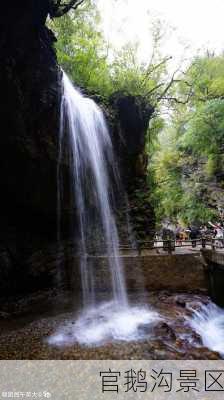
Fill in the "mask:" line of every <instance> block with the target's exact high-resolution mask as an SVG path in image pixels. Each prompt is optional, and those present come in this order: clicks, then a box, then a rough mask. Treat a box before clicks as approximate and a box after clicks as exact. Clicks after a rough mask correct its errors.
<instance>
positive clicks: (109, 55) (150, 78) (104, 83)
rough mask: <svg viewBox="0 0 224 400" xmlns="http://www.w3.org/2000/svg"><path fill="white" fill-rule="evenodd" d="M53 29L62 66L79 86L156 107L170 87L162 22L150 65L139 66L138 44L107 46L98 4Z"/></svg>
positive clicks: (90, 4)
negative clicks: (139, 99)
mask: <svg viewBox="0 0 224 400" xmlns="http://www.w3.org/2000/svg"><path fill="white" fill-rule="evenodd" d="M49 25H50V28H51V29H52V30H53V31H54V32H55V34H56V36H57V44H56V50H57V55H58V60H59V63H60V65H61V66H62V68H63V69H64V70H65V71H66V72H67V73H68V74H69V75H70V77H71V78H72V80H73V81H74V82H75V83H76V84H77V85H78V86H81V87H84V88H86V89H87V90H89V91H90V92H93V93H94V92H96V93H97V94H100V95H102V96H103V97H105V98H108V97H109V96H110V95H111V94H112V93H114V92H116V91H122V92H124V93H127V94H132V95H141V96H144V97H146V98H147V99H149V100H150V102H151V104H156V102H157V98H158V97H159V96H160V93H161V92H162V91H163V90H164V86H165V85H166V80H165V79H164V77H165V75H166V68H167V63H168V61H169V59H170V57H165V58H163V57H162V56H161V55H160V52H159V45H160V40H161V36H162V34H161V29H162V28H161V24H159V22H158V21H157V23H155V24H154V26H153V30H154V31H153V32H152V36H153V44H154V50H153V55H152V58H151V60H150V62H149V64H146V63H141V62H139V58H138V48H139V44H138V43H126V44H125V45H124V46H123V47H122V48H121V49H119V50H117V49H114V48H112V46H111V44H109V43H107V41H106V40H105V38H104V35H103V33H102V31H101V27H100V15H99V12H98V9H97V7H96V4H95V2H94V0H86V1H85V2H84V3H83V4H82V5H81V6H80V7H79V8H78V9H77V10H76V11H75V12H70V13H68V14H66V15H64V16H63V17H62V18H59V19H56V20H53V21H50V22H49Z"/></svg>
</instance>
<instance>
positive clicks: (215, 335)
mask: <svg viewBox="0 0 224 400" xmlns="http://www.w3.org/2000/svg"><path fill="white" fill-rule="evenodd" d="M192 311H193V317H192V318H189V319H188V322H189V324H190V326H191V327H192V328H193V330H194V331H195V332H197V334H198V335H200V336H201V339H202V343H203V345H204V346H205V347H207V348H209V349H210V350H213V351H217V352H218V353H219V354H220V355H222V357H224V310H223V309H221V308H219V307H218V306H216V305H215V304H214V303H209V304H207V305H202V306H201V307H200V308H199V309H198V310H192Z"/></svg>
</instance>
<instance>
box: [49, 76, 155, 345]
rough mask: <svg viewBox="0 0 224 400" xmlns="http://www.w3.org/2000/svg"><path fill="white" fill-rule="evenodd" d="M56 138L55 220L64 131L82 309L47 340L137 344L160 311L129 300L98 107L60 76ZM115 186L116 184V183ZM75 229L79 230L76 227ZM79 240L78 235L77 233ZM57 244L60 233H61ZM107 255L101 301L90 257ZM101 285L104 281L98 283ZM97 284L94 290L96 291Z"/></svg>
mask: <svg viewBox="0 0 224 400" xmlns="http://www.w3.org/2000/svg"><path fill="white" fill-rule="evenodd" d="M62 83H63V95H62V101H61V115H60V117H61V127H60V135H59V162H58V163H59V164H58V166H59V168H58V188H59V190H58V210H59V211H58V213H59V216H58V219H59V222H60V217H61V215H60V213H61V209H62V207H61V202H62V195H61V186H62V182H61V178H60V164H61V158H62V147H63V141H64V136H65V132H66V133H67V135H68V140H69V152H70V157H69V158H70V169H71V175H72V179H71V180H72V182H71V186H72V193H73V196H74V202H75V204H76V208H77V210H78V212H77V219H78V229H79V235H78V237H79V259H80V274H81V284H82V300H83V306H82V308H81V310H80V313H79V314H78V315H76V316H74V318H75V320H74V321H70V322H68V324H67V325H66V326H63V327H61V328H60V329H59V330H58V331H57V332H56V333H55V334H54V335H53V336H51V337H50V338H49V340H48V343H50V344H53V345H59V346H61V345H62V346H63V345H69V344H72V343H75V342H78V343H80V344H82V345H87V346H94V345H96V346H97V345H100V344H102V343H104V342H106V341H111V340H125V341H129V340H130V341H131V340H138V339H141V338H142V337H143V336H144V333H143V332H144V329H143V328H144V326H147V325H149V324H154V323H156V322H157V321H159V320H160V317H159V315H158V313H156V312H154V311H152V310H150V309H148V308H146V307H144V306H143V307H140V306H133V305H132V306H131V305H129V302H128V297H127V290H126V285H125V279H124V271H123V263H122V259H121V257H119V237H118V231H117V226H116V220H115V216H114V211H113V199H114V195H113V190H112V187H113V184H112V183H111V178H112V180H113V182H118V179H119V178H118V174H117V171H116V164H115V160H114V156H113V148H112V142H111V139H110V136H109V132H108V129H107V125H106V122H105V118H104V115H103V113H102V111H101V109H100V108H99V107H98V106H97V105H96V103H95V102H94V101H93V100H91V99H89V98H87V97H85V96H83V95H82V94H81V93H80V92H79V91H78V90H77V89H76V88H74V87H73V85H72V83H71V81H70V80H69V78H68V76H67V75H66V74H65V73H64V72H63V79H62ZM118 187H119V185H118ZM76 229H77V228H76ZM76 236H77V235H76ZM58 237H59V240H60V232H59V235H58ZM89 253H90V254H91V253H93V254H94V253H96V254H103V255H106V259H107V264H108V265H107V268H108V270H107V280H110V290H108V293H107V299H106V301H105V300H104V301H102V300H101V299H100V298H99V293H98V292H99V290H98V289H99V286H98V285H99V282H98V281H97V280H96V271H94V268H93V266H92V264H91V262H89V259H88V254H89ZM102 285H103V283H102ZM97 286H98V288H97Z"/></svg>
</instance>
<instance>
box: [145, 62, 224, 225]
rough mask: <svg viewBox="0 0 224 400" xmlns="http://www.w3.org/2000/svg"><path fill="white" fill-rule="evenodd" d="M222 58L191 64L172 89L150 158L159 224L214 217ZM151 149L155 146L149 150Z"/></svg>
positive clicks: (223, 121)
mask: <svg viewBox="0 0 224 400" xmlns="http://www.w3.org/2000/svg"><path fill="white" fill-rule="evenodd" d="M223 73H224V57H223V56H220V57H211V55H207V56H205V57H202V58H201V59H199V58H198V59H196V60H194V61H193V62H192V65H191V66H190V67H189V69H188V71H187V72H186V74H185V76H184V79H183V80H181V82H180V83H179V85H178V86H177V87H176V88H175V89H176V92H175V93H174V95H175V96H176V97H180V96H182V98H184V97H186V94H187V92H189V88H190V90H191V96H189V101H188V102H186V104H177V105H176V107H175V110H174V111H173V112H172V115H171V119H170V121H169V123H168V125H167V124H166V125H165V128H162V133H160V134H159V135H158V140H157V148H156V152H155V154H154V156H153V159H152V168H151V172H152V174H153V178H154V180H153V196H152V197H153V200H154V203H155V206H156V209H157V217H158V219H159V220H161V219H163V218H165V217H166V218H167V217H169V218H170V219H174V220H179V221H183V222H185V223H192V222H198V223H200V222H207V221H208V220H210V219H212V218H215V217H217V215H218V208H219V207H221V208H223V206H224V198H223V200H220V190H223V180H222V178H221V180H220V176H221V177H222V176H224V166H223V150H224V99H223V89H224V74H223ZM154 148H155V146H154Z"/></svg>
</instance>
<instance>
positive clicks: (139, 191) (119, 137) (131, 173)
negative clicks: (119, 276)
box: [111, 93, 155, 241]
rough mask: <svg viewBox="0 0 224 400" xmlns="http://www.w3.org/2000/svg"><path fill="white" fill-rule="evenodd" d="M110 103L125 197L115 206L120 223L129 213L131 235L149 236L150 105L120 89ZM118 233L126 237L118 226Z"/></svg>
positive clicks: (152, 218)
mask: <svg viewBox="0 0 224 400" xmlns="http://www.w3.org/2000/svg"><path fill="white" fill-rule="evenodd" d="M111 104H112V107H113V110H114V112H115V121H114V126H113V141H114V149H115V153H116V155H117V159H118V163H119V171H120V175H121V178H122V183H123V186H124V190H125V191H126V193H127V199H128V201H127V202H126V203H125V204H124V205H123V207H120V210H119V217H120V226H121V227H122V228H124V227H125V226H126V223H127V221H126V219H127V213H129V217H130V225H131V226H132V229H133V236H134V238H135V239H136V240H140V241H144V240H150V239H152V237H153V236H154V229H155V215H154V210H153V208H152V205H151V202H150V188H149V185H148V183H147V165H148V159H147V155H146V153H145V140H146V134H147V129H148V125H149V120H150V118H151V117H152V115H153V112H154V109H153V107H152V106H151V105H150V104H148V103H147V102H146V100H144V98H142V97H140V96H139V97H134V96H131V95H129V96H127V95H124V94H122V93H116V94H114V95H113V96H112V98H111ZM121 235H122V236H123V240H125V241H126V240H127V237H126V238H125V232H124V229H121Z"/></svg>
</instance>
